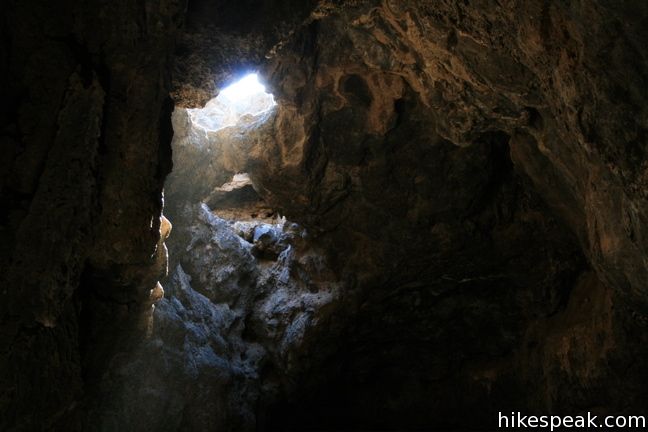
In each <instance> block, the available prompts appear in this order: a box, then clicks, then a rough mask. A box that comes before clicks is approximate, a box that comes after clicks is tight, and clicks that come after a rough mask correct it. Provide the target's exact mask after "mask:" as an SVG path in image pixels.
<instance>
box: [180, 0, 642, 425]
mask: <svg viewBox="0 0 648 432" xmlns="http://www.w3.org/2000/svg"><path fill="white" fill-rule="evenodd" d="M646 16H647V11H646V10H645V7H644V6H641V5H638V4H634V3H631V2H628V3H620V4H619V3H615V4H592V3H580V4H575V3H564V2H544V3H522V2H509V3H507V4H499V3H497V2H489V1H483V2H477V3H475V2H470V3H468V2H420V1H417V2H414V1H411V2H408V1H405V2H397V1H383V2H379V1H363V2H352V3H348V4H346V5H344V6H336V5H335V4H333V3H321V4H320V5H319V8H318V9H317V10H316V11H315V12H313V13H312V14H311V17H310V19H308V20H306V21H305V24H304V26H303V27H302V28H301V29H299V30H297V31H296V32H294V33H293V34H291V35H290V36H289V37H288V38H286V39H284V40H282V41H281V42H280V44H279V45H278V46H277V47H276V48H275V50H274V51H273V53H274V56H273V57H272V58H271V59H270V60H269V61H268V62H267V67H265V68H264V69H263V70H264V71H265V73H264V75H265V78H266V80H267V82H268V84H269V86H270V89H271V91H272V92H273V94H274V95H275V98H276V99H277V101H278V104H279V106H278V109H277V113H276V116H274V117H273V119H272V121H273V122H274V125H273V127H272V129H273V130H272V133H270V134H268V135H266V137H265V139H261V140H258V139H257V140H256V144H254V146H253V147H251V148H250V147H248V148H246V152H245V153H244V155H245V156H246V157H247V158H248V160H247V161H244V162H241V163H240V164H239V165H240V166H245V167H246V172H247V173H248V174H249V176H250V178H251V179H252V181H253V183H254V185H255V188H256V189H257V191H258V192H259V193H260V195H261V196H262V197H263V198H264V199H265V200H266V202H268V203H269V204H270V205H271V206H272V207H273V208H274V209H275V210H278V211H279V212H280V213H281V214H286V215H287V216H288V217H289V219H291V220H295V221H297V222H299V223H301V224H303V225H305V226H306V227H307V228H308V229H309V230H310V232H311V233H312V234H313V235H314V236H315V238H316V241H317V242H318V243H319V244H321V245H324V246H323V247H324V248H325V249H326V250H327V251H329V252H330V256H329V258H330V261H331V263H332V265H333V268H334V270H335V271H336V273H338V275H339V278H340V279H341V280H344V281H345V292H346V293H347V294H348V297H349V301H347V302H346V303H344V308H345V309H344V310H343V311H342V312H341V314H342V315H343V318H341V323H342V324H341V325H340V327H339V328H336V329H335V331H326V332H324V331H322V332H321V333H320V334H316V333H313V337H314V338H315V337H319V340H317V342H314V343H315V344H318V345H320V346H327V345H329V346H330V345H335V344H337V346H338V349H337V351H336V352H333V353H331V352H327V353H323V352H321V353H318V352H314V353H311V354H312V355H313V357H312V358H310V359H309V361H308V362H307V363H308V364H307V365H305V366H304V368H303V370H302V372H303V373H302V375H301V376H300V378H299V379H298V381H299V382H300V388H298V389H297V390H295V389H294V388H292V389H289V390H287V392H288V393H287V394H285V395H284V397H285V398H284V400H283V401H281V400H280V401H278V402H277V405H274V406H272V408H271V409H270V410H268V412H267V413H266V414H265V415H267V416H268V417H267V419H266V421H267V425H269V427H270V428H271V429H273V430H274V429H281V428H295V429H300V428H302V427H331V428H335V427H345V426H348V425H353V426H357V427H365V428H375V427H390V428H403V427H405V428H408V427H409V428H428V427H433V426H438V427H483V426H484V425H487V424H489V425H494V421H495V420H494V419H496V413H497V411H498V410H507V409H520V410H522V411H529V410H535V411H538V412H563V413H569V412H582V411H584V410H588V409H591V410H597V411H600V412H608V413H609V412H614V413H619V412H631V411H633V410H635V411H637V410H641V409H644V408H645V406H646V404H647V403H648V397H647V395H646V392H645V390H642V389H641V387H640V386H638V385H636V382H637V379H644V378H638V377H645V372H642V371H641V370H639V367H638V366H637V363H636V361H637V359H645V358H646V354H647V353H646V352H645V350H644V349H642V348H641V345H642V341H643V339H644V336H642V335H644V334H645V330H646V323H647V315H646V310H647V309H646V295H645V290H646V283H645V280H646V271H647V267H646V259H647V256H646V249H645V248H646V242H645V240H644V238H645V235H646V234H645V230H646V228H645V227H646V225H645V221H646V212H647V211H648V210H647V208H646V205H645V194H646V172H647V171H646V168H647V167H646V161H645V156H644V152H645V149H646V140H645V128H646V116H645V103H643V100H644V99H645V92H646V90H645V89H646V87H645V85H644V82H645V80H646V70H647V69H646V63H645V53H643V51H642V48H641V46H642V42H641V41H645V40H646V34H645V31H644V30H643V27H642V23H645V20H646ZM185 67H187V68H189V69H190V62H188V63H186V64H185ZM176 79H182V75H181V74H180V77H178V76H176ZM188 103H191V101H188ZM642 131H644V132H642ZM586 305H587V306H586ZM377 329H380V330H377ZM339 340H343V341H345V342H343V343H340V342H339ZM291 392H292V393H291ZM466 412H471V413H472V416H471V418H469V419H467V418H466V417H465V413H466Z"/></svg>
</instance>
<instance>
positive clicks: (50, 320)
mask: <svg viewBox="0 0 648 432" xmlns="http://www.w3.org/2000/svg"><path fill="white" fill-rule="evenodd" d="M183 8H184V4H183V2H178V1H173V0H171V1H162V2H149V1H145V2H130V1H115V2H109V3H106V2H99V1H89V2H74V1H72V2H48V1H38V0H34V1H31V0H28V1H22V0H20V1H7V2H2V5H1V6H0V13H1V16H2V18H1V19H0V34H2V42H1V43H0V45H1V48H0V76H2V77H3V85H2V87H1V90H0V97H1V99H2V106H3V108H2V112H1V114H0V142H1V143H2V144H1V145H2V158H1V160H2V163H1V164H2V166H1V168H0V173H1V174H0V196H1V201H2V210H1V212H0V233H1V236H2V239H1V240H2V241H1V242H0V243H1V244H2V247H1V250H2V252H1V254H2V259H1V260H0V345H1V346H2V348H1V349H0V429H2V430H52V429H55V430H80V429H81V428H83V427H84V425H85V426H86V427H85V428H86V429H87V428H88V427H87V424H86V420H87V418H86V417H85V413H86V412H87V411H86V410H85V408H86V407H87V406H91V405H93V403H94V402H93V400H94V395H95V394H98V393H101V392H102V386H101V384H100V383H99V382H98V381H99V377H100V376H101V375H102V374H103V372H104V371H105V369H106V368H109V367H110V361H111V359H113V358H114V357H115V356H116V355H117V353H119V352H124V351H127V350H128V349H129V348H128V341H133V342H135V341H137V340H138V335H140V334H141V333H142V331H143V330H144V329H145V327H146V322H147V320H148V318H150V311H151V308H150V306H151V301H152V300H154V299H155V297H156V296H159V294H160V289H159V287H158V286H157V280H158V279H159V278H160V277H162V276H163V273H164V270H165V268H166V262H165V256H164V254H165V248H164V247H163V245H162V242H161V241H160V240H161V227H160V225H161V222H160V220H161V210H162V193H161V192H162V185H163V180H164V177H165V176H166V174H167V173H168V171H169V170H170V142H171V125H170V122H169V117H170V113H171V109H172V103H171V102H170V100H169V97H168V93H169V90H168V86H169V69H170V61H169V59H170V54H171V52H172V50H173V39H174V34H175V32H176V30H177V28H178V26H179V25H180V24H181V18H182V12H183Z"/></svg>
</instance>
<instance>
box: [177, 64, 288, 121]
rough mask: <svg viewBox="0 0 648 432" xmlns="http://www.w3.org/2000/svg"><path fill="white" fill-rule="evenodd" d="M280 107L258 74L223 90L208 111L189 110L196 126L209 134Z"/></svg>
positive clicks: (208, 107)
mask: <svg viewBox="0 0 648 432" xmlns="http://www.w3.org/2000/svg"><path fill="white" fill-rule="evenodd" d="M275 105H276V102H275V100H274V97H273V96H272V94H270V93H266V91H265V86H264V85H263V84H261V83H260V82H259V77H258V75H257V74H256V73H251V74H248V75H245V76H244V77H243V78H242V79H240V80H239V81H237V82H235V83H233V84H231V85H230V86H228V87H226V88H224V89H223V90H221V92H220V93H219V94H218V96H217V97H215V98H214V99H212V100H210V101H209V102H207V104H206V105H205V107H204V108H197V109H189V110H187V111H188V112H189V118H190V119H191V121H192V123H194V124H195V125H196V126H199V127H201V128H203V129H205V130H207V131H218V130H220V129H224V128H226V127H230V126H236V125H237V124H238V123H239V122H240V121H241V119H242V118H243V117H244V116H246V115H249V116H258V115H260V114H263V113H265V112H267V111H269V110H271V109H272V108H273V107H274V106H275Z"/></svg>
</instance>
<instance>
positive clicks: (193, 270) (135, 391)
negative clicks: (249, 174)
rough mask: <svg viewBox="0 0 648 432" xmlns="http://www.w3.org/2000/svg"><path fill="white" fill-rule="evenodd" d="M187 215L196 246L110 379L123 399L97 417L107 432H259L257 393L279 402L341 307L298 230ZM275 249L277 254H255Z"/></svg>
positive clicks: (200, 209)
mask: <svg viewBox="0 0 648 432" xmlns="http://www.w3.org/2000/svg"><path fill="white" fill-rule="evenodd" d="M186 211H187V213H188V214H187V215H185V219H184V220H186V221H193V222H192V223H191V224H190V225H185V226H184V227H181V228H178V229H185V230H187V231H189V232H190V236H187V237H180V238H191V242H192V243H191V244H189V245H187V252H186V253H185V254H183V255H182V256H181V258H179V261H181V263H180V264H177V267H176V268H175V269H174V271H173V272H172V274H171V276H170V278H168V279H167V281H166V282H165V298H164V299H163V300H161V301H160V302H159V303H157V305H156V310H155V314H154V316H155V320H154V321H153V326H152V327H151V332H150V338H149V339H148V340H147V342H146V344H144V345H143V346H142V347H141V348H140V349H139V350H137V351H135V352H134V353H132V355H131V356H129V357H127V358H124V359H122V362H121V363H120V364H119V365H116V366H115V367H114V368H112V370H111V376H110V377H109V378H108V380H109V381H110V382H113V383H116V384H115V387H117V388H115V389H113V391H111V392H110V394H111V395H118V397H117V398H114V399H112V400H109V401H105V402H104V403H103V405H102V412H101V414H100V415H99V416H97V417H96V419H97V422H98V423H99V424H102V425H105V426H106V427H107V429H108V430H124V429H127V430H142V429H150V430H160V431H167V430H168V431H175V430H231V431H240V430H254V429H255V428H256V424H257V420H256V415H257V411H258V409H257V406H258V404H259V401H260V400H261V394H262V393H263V395H264V397H266V398H268V397H271V396H274V395H275V394H276V393H277V392H278V390H277V388H278V387H280V386H281V385H282V383H281V379H280V377H281V378H283V379H286V377H290V376H291V374H292V373H294V371H293V370H294V369H295V368H296V367H297V366H298V365H300V362H299V361H296V358H297V359H298V358H299V356H300V355H303V353H302V352H303V350H304V349H305V348H304V341H305V340H308V339H309V334H310V333H311V332H312V331H313V328H316V327H317V326H319V325H322V324H323V323H325V322H326V320H327V319H328V317H329V315H330V311H331V306H332V305H334V304H335V303H336V302H338V301H339V296H340V285H339V283H338V282H337V281H336V279H335V277H334V275H332V274H331V272H330V270H328V268H327V266H326V263H325V261H324V260H322V258H321V252H318V251H317V250H316V249H313V248H312V247H309V246H308V245H307V244H306V243H305V242H304V240H303V236H304V233H303V230H301V229H299V228H298V227H295V226H293V224H286V223H283V222H279V223H275V224H267V223H258V222H248V223H241V222H236V223H235V222H233V221H226V220H224V219H221V218H219V217H217V216H214V215H213V214H212V213H211V211H210V210H209V209H208V208H207V207H206V206H204V205H197V206H193V207H192V206H187V208H186ZM246 231H251V232H253V235H252V236H251V237H250V238H249V240H250V241H247V240H245V239H244V237H243V233H245V232H246ZM269 246H274V247H275V248H276V250H277V252H278V254H275V255H272V257H271V258H268V254H267V253H266V254H260V253H259V252H260V251H264V250H266V249H267V248H268V247H269ZM314 286H317V290H314V289H313V287H314ZM333 310H334V309H333ZM151 359H155V364H156V367H153V368H151V364H150V360H151ZM272 371H279V373H273V372H272ZM262 373H263V376H264V377H265V378H266V379H265V380H264V382H262V381H261V378H262ZM268 374H271V375H273V376H275V377H274V378H273V379H267V376H268ZM120 389H121V390H120ZM142 406H146V410H145V412H144V414H143V413H142V410H141V408H140V407H142Z"/></svg>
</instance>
